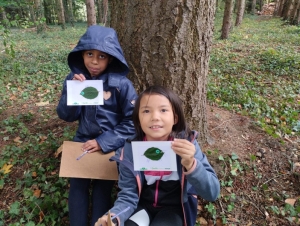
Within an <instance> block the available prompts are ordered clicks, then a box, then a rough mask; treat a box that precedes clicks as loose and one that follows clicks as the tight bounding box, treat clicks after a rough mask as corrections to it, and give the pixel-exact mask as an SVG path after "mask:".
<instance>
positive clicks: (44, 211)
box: [0, 0, 300, 226]
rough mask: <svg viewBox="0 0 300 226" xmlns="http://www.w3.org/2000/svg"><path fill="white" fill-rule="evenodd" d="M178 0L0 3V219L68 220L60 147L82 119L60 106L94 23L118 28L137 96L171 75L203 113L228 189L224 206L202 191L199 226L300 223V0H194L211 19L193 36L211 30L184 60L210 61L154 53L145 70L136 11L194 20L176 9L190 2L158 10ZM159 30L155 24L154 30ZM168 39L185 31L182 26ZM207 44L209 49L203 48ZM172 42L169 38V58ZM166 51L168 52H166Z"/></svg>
mask: <svg viewBox="0 0 300 226" xmlns="http://www.w3.org/2000/svg"><path fill="white" fill-rule="evenodd" d="M174 2H175V3H176V4H177V2H176V1H174V0H173V1H172V0H169V1H167V0H165V1H157V2H152V3H151V4H150V3H147V1H143V2H142V1H134V0H131V1H129V2H128V1H117V0H116V1H113V0H112V1H105V0H103V1H100V0H98V1H86V2H84V1H74V0H68V1H62V0H57V1H52V0H44V1H40V0H36V1H21V0H20V1H12V0H10V1H7V0H2V1H1V2H0V13H1V16H0V21H1V23H0V51H1V55H0V65H1V67H0V75H1V80H0V97H1V98H0V147H1V149H0V155H1V158H0V225H10V226H16V225H26V226H31V225H68V210H67V196H68V180H67V179H66V178H59V177H58V171H59V163H60V155H57V154H55V151H56V150H57V148H58V147H59V146H60V145H61V144H62V142H63V141H64V140H71V139H72V136H73V135H74V131H75V129H76V123H66V122H63V121H61V120H59V119H58V118H57V115H56V112H55V107H56V105H57V101H58V98H59V96H60V92H61V85H62V81H63V79H64V78H65V76H66V75H67V73H68V71H69V69H68V66H67V62H66V57H67V54H68V53H69V51H70V50H71V49H72V48H73V47H74V46H75V45H76V43H77V41H78V39H79V37H80V36H81V35H82V34H83V33H84V31H85V30H86V27H87V26H89V25H91V24H96V23H97V24H103V25H105V26H113V27H116V29H117V31H118V35H119V37H120V40H121V44H122V46H124V52H125V55H126V59H128V62H130V67H131V72H130V74H129V77H130V78H131V79H132V80H133V81H134V84H135V86H136V88H137V90H138V91H140V90H143V89H144V87H145V86H147V85H149V84H151V83H153V82H154V83H159V82H162V84H163V85H169V86H171V88H174V89H176V91H177V92H178V93H179V94H180V95H181V97H182V99H183V100H184V103H185V108H186V114H187V116H189V115H193V114H196V115H197V116H199V120H198V121H197V120H194V118H193V117H191V118H190V122H192V124H193V125H194V126H195V127H196V128H199V131H201V132H202V134H204V135H205V136H204V138H203V137H202V138H201V139H200V140H199V141H200V142H201V147H202V149H203V151H204V152H205V153H206V154H207V156H208V158H209V160H210V162H211V163H212V165H213V166H214V168H215V169H216V171H217V173H218V176H219V178H220V181H221V185H222V190H221V195H220V197H219V198H218V200H217V201H216V202H213V203H209V202H206V201H204V200H202V199H201V198H199V206H198V210H199V216H198V221H197V225H213V224H214V225H299V217H300V216H299V213H300V200H299V194H300V184H299V183H300V182H299V174H300V172H299V171H300V163H299V162H300V157H299V156H300V145H299V144H300V138H299V133H300V116H299V103H300V90H299V87H300V49H299V46H300V29H299V20H300V16H299V15H300V13H299V12H300V1H299V0H278V1H263V0H261V1H254V0H253V1H245V0H238V1H234V0H226V1H220V0H219V1H200V0H198V1H185V3H186V5H185V6H186V8H188V10H187V11H191V12H193V14H192V15H191V16H196V17H199V18H202V19H203V18H205V20H201V21H205V23H206V24H209V25H210V26H206V27H205V29H204V27H203V26H205V23H202V24H201V25H200V26H199V25H197V24H196V23H189V24H184V27H185V28H186V27H187V28H190V30H189V31H190V32H191V33H188V32H186V33H185V34H184V35H183V37H182V39H183V40H184V39H188V38H189V37H190V36H189V34H196V33H197V32H195V31H199V30H201V28H202V30H203V33H202V35H203V36H199V37H194V36H193V35H191V36H193V38H194V40H189V41H190V42H189V44H190V45H191V48H187V49H186V50H187V51H186V52H180V54H186V55H184V57H181V58H185V57H197V56H198V55H199V59H200V61H198V60H199V59H198V58H195V60H194V61H193V60H191V61H189V62H194V63H195V62H199V65H200V64H201V67H199V68H198V70H195V71H194V72H193V70H194V69H193V68H189V67H188V66H189V64H186V65H184V64H185V63H184V61H182V62H183V63H182V64H183V68H180V67H179V66H180V65H181V63H180V65H179V66H178V65H175V64H172V62H171V61H170V59H171V57H170V58H169V59H165V58H163V60H162V62H163V65H155V63H153V62H154V61H153V59H154V60H156V57H153V56H152V57H149V58H147V59H149V62H144V64H142V65H139V64H141V62H137V63H136V61H138V60H139V59H141V58H142V57H143V55H140V56H142V57H137V56H135V55H134V54H135V52H138V51H130V49H129V48H128V46H130V47H132V48H135V46H134V44H136V45H138V44H139V42H140V40H139V39H138V37H142V35H145V34H138V35H139V36H136V37H137V39H132V40H135V41H131V43H128V42H129V41H128V40H127V36H126V35H127V34H126V32H127V33H128V32H130V31H131V30H134V29H133V28H134V27H135V26H137V25H140V24H139V23H136V24H135V25H132V27H130V28H129V27H128V29H127V28H126V26H129V25H128V24H127V21H128V18H129V16H128V15H129V14H134V13H135V12H137V11H139V12H144V11H143V10H146V11H148V12H151V13H149V15H147V18H146V19H145V18H138V17H137V18H136V19H137V21H141V24H142V22H144V21H145V22H144V23H145V24H147V23H153V24H155V23H156V22H158V24H163V25H165V24H167V23H162V21H160V20H159V19H160V18H161V19H165V17H164V16H165V15H164V14H163V13H162V12H166V13H165V14H168V13H170V12H172V13H173V14H177V15H179V16H181V15H184V14H180V13H179V14H178V13H177V12H182V11H184V10H185V9H184V7H182V8H181V6H180V7H177V8H176V9H178V11H168V10H165V11H160V10H163V9H159V8H163V6H168V4H169V5H172V4H175V3H174ZM129 3H130V4H129ZM139 3H140V4H139ZM187 3H189V4H191V5H192V4H196V5H192V6H191V5H188V4H187ZM131 4H132V5H131ZM197 4H198V5H197ZM131 6H133V8H130V7H131ZM187 6H189V7H190V8H189V7H187ZM196 6H205V7H207V8H203V7H202V9H200V8H201V7H199V9H197V7H196ZM165 8H166V9H167V7H165ZM126 9H127V10H128V11H125V12H127V13H122V12H123V11H122V10H126ZM204 9H207V11H206V12H205V10H204ZM152 10H153V11H152ZM201 10H202V11H201ZM157 12H160V14H159V17H158V16H157V15H158V13H157ZM199 12H200V13H199ZM207 12H209V13H207ZM123 15H127V17H121V16H123ZM150 15H152V16H153V17H151V16H150ZM187 15H190V14H187ZM154 16H155V17H154ZM167 19H168V18H167ZM193 19H194V18H193V17H192V20H190V21H193ZM146 20H148V22H147V21H146ZM165 21H166V20H165ZM117 24H119V25H120V26H121V25H122V26H123V25H124V24H125V25H126V26H125V28H124V27H122V26H121V27H118V26H117ZM193 26H195V27H193ZM197 26H198V27H197ZM201 26H202V27H201ZM140 28H142V26H141V27H140ZM164 28H166V29H165V30H166V31H173V30H174V31H175V30H176V29H174V28H171V29H170V30H168V27H164ZM125 31H126V32H125ZM136 31H137V30H136ZM151 31H152V30H151ZM144 33H145V32H144ZM151 35H152V34H151V32H150V30H149V33H146V36H149V37H152V36H151ZM164 35H166V36H164ZM168 35H170V36H168ZM161 36H162V37H164V39H166V40H168V39H170V40H171V39H172V40H173V38H170V37H172V36H174V37H176V38H177V37H178V40H179V41H180V38H181V37H179V35H178V33H172V32H170V34H161ZM143 37H144V36H143ZM165 37H167V38H165ZM201 37H205V39H201ZM160 40H161V39H160ZM160 40H156V42H153V46H155V47H157V44H156V43H159V44H161V43H162V42H161V41H160ZM203 40H204V41H203ZM197 42H201V43H202V45H200V50H199V49H198V48H195V47H194V46H195V43H197ZM174 43H175V42H174ZM174 43H171V44H173V45H169V46H167V45H166V49H167V50H168V53H170V52H171V50H172V47H174ZM182 43H183V42H182ZM123 44H124V45H123ZM144 44H147V43H144ZM153 46H151V45H150V46H147V48H144V49H143V51H145V52H146V51H148V50H149V51H151V47H153ZM137 47H139V46H137ZM148 47H149V49H148ZM201 47H205V48H201ZM137 49H138V48H137ZM156 50H157V52H158V53H160V56H164V57H166V54H165V52H164V51H165V49H156ZM160 51H162V52H160ZM139 52H140V51H139ZM161 53H163V54H161ZM144 54H147V53H144ZM188 54H191V55H188ZM193 54H194V55H193ZM158 55H159V54H158ZM150 56H151V55H150ZM173 56H176V54H174V55H173ZM175 58H176V57H175ZM137 59H138V60H137ZM203 62H204V63H203ZM205 62H207V63H205ZM208 62H209V66H208ZM147 63H151V64H147ZM137 65H138V66H137ZM149 65H152V67H153V68H154V69H155V68H156V67H157V66H162V70H161V72H163V73H162V74H163V75H161V76H160V74H159V76H158V77H159V81H158V79H157V77H155V76H154V75H152V74H151V73H150V72H151V70H149V71H147V70H148V68H149ZM185 67H186V68H185ZM170 68H171V69H172V70H173V71H172V72H173V73H174V74H175V75H176V70H179V69H180V70H179V71H180V72H181V71H188V70H189V72H191V76H190V75H189V74H187V75H184V73H178V74H180V75H181V74H182V78H181V77H178V76H174V77H172V78H171V79H170V80H167V79H165V78H164V74H168V73H169V71H170ZM174 68H175V69H176V70H175V69H174ZM195 68H197V67H196V66H195ZM142 70H144V71H147V73H149V74H147V76H144V75H143V74H142V73H140V71H142ZM156 70H157V69H156ZM153 71H154V70H153ZM183 75H184V76H183ZM199 78H201V79H199ZM199 80H200V82H199ZM186 84H190V86H187V85H186ZM195 84H196V85H195ZM186 94H188V95H186ZM198 97H199V98H198ZM189 102H193V104H194V106H193V105H192V104H189ZM189 108H190V110H189ZM195 109H196V111H195ZM203 118H204V119H205V120H203ZM116 190H117V187H116ZM115 194H116V191H115V192H114V194H113V195H112V199H114V198H115Z"/></svg>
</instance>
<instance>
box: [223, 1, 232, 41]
mask: <svg viewBox="0 0 300 226" xmlns="http://www.w3.org/2000/svg"><path fill="white" fill-rule="evenodd" d="M233 6H234V0H226V1H225V9H224V16H223V25H222V33H221V39H227V38H228V36H229V32H230V28H231V24H232V23H231V19H232V11H233Z"/></svg>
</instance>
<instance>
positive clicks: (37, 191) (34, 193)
mask: <svg viewBox="0 0 300 226" xmlns="http://www.w3.org/2000/svg"><path fill="white" fill-rule="evenodd" d="M41 192H42V191H41V190H39V189H37V190H34V192H33V195H34V196H35V197H37V198H39V197H40V196H41Z"/></svg>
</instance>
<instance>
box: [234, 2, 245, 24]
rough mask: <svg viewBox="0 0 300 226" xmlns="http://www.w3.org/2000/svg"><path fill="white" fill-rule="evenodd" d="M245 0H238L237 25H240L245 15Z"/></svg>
mask: <svg viewBox="0 0 300 226" xmlns="http://www.w3.org/2000/svg"><path fill="white" fill-rule="evenodd" d="M245 4H246V1H245V0H237V6H238V7H237V13H236V20H235V26H240V25H241V23H242V20H243V17H244V12H245Z"/></svg>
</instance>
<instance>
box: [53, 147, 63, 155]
mask: <svg viewBox="0 0 300 226" xmlns="http://www.w3.org/2000/svg"><path fill="white" fill-rule="evenodd" d="M62 150H63V145H61V146H60V147H59V148H58V149H57V151H56V152H55V153H54V156H55V158H57V157H58V155H59V154H60V153H61V152H62Z"/></svg>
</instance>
